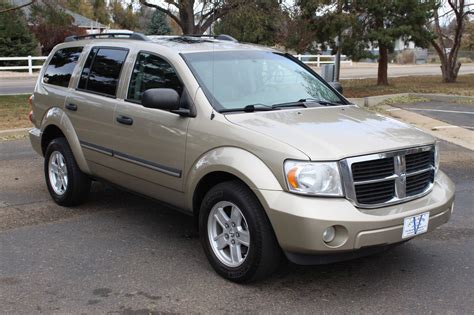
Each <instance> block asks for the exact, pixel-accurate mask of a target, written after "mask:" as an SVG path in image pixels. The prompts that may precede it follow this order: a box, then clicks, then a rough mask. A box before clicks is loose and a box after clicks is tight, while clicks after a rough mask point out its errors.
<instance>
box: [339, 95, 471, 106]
mask: <svg viewBox="0 0 474 315" xmlns="http://www.w3.org/2000/svg"><path fill="white" fill-rule="evenodd" d="M403 96H415V97H424V98H427V99H430V100H432V101H439V102H450V101H453V100H459V99H463V100H472V101H474V97H473V96H464V95H452V94H432V93H398V94H387V95H377V96H368V97H362V98H348V100H349V101H351V102H352V103H354V104H356V105H359V106H362V107H371V106H377V105H379V104H380V103H383V102H384V101H386V100H387V99H390V98H393V97H403Z"/></svg>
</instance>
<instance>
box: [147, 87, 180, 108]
mask: <svg viewBox="0 0 474 315" xmlns="http://www.w3.org/2000/svg"><path fill="white" fill-rule="evenodd" d="M142 105H143V107H147V108H157V109H163V110H169V111H175V110H179V106H180V104H179V94H178V92H176V91H175V90H173V89H149V90H146V91H145V92H144V93H143V95H142Z"/></svg>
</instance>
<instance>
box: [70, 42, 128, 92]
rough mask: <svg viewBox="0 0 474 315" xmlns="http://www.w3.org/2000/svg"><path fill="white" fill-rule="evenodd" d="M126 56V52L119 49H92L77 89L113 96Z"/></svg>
mask: <svg viewBox="0 0 474 315" xmlns="http://www.w3.org/2000/svg"><path fill="white" fill-rule="evenodd" d="M127 54H128V50H126V49H120V48H94V49H92V50H91V52H90V54H89V56H88V58H87V60H86V64H85V65H84V69H83V70H82V75H81V79H80V80H79V89H84V90H87V91H91V92H95V93H99V94H104V95H107V96H115V95H116V92H117V86H118V83H119V78H120V73H121V71H122V66H123V63H124V62H125V59H126V58H127Z"/></svg>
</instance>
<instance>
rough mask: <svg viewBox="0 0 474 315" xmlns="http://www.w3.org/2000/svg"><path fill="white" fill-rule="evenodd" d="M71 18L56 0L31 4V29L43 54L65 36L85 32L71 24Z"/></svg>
mask: <svg viewBox="0 0 474 315" xmlns="http://www.w3.org/2000/svg"><path fill="white" fill-rule="evenodd" d="M73 20H74V19H73V17H72V16H70V15H69V14H67V13H66V12H65V11H64V9H62V8H61V7H60V6H59V5H58V2H57V1H54V0H49V1H46V0H43V1H41V3H40V2H38V3H35V4H34V5H32V6H31V15H30V23H31V24H32V26H31V31H32V32H33V33H34V34H35V36H36V38H37V39H38V40H39V42H40V43H41V51H42V53H43V55H47V54H49V52H50V51H51V50H52V49H53V48H54V46H56V45H57V44H59V43H62V42H63V41H64V38H66V37H67V36H71V35H81V34H85V31H84V30H83V29H81V28H79V27H77V26H75V25H74V24H73Z"/></svg>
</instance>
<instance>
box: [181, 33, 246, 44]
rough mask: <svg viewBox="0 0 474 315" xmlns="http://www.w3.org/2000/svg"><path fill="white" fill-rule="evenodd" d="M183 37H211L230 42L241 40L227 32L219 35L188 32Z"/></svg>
mask: <svg viewBox="0 0 474 315" xmlns="http://www.w3.org/2000/svg"><path fill="white" fill-rule="evenodd" d="M183 37H211V38H214V39H217V40H227V41H230V42H236V43H238V42H239V41H238V40H237V39H235V38H234V37H232V36H230V35H226V34H219V35H204V34H186V35H183Z"/></svg>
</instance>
